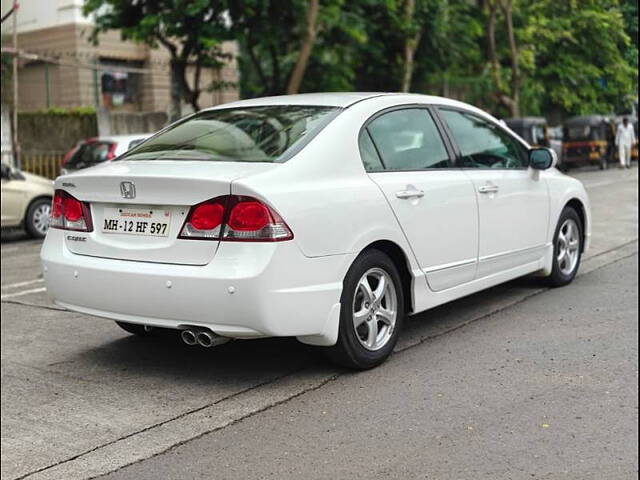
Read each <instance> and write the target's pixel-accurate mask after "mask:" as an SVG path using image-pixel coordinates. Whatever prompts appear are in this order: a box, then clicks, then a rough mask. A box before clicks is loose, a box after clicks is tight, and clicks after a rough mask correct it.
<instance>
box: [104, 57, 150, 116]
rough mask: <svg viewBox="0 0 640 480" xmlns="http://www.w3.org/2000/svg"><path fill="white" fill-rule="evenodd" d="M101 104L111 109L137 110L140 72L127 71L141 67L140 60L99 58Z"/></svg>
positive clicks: (139, 99)
mask: <svg viewBox="0 0 640 480" xmlns="http://www.w3.org/2000/svg"><path fill="white" fill-rule="evenodd" d="M100 66H101V67H103V68H105V67H107V69H106V70H101V72H100V81H101V91H102V105H103V106H104V107H106V108H108V109H111V110H118V109H123V110H138V109H139V105H140V103H141V102H140V101H141V98H140V74H139V73H136V72H131V71H127V69H130V68H142V62H130V61H119V60H111V59H104V58H101V59H100Z"/></svg>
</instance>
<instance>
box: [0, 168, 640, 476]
mask: <svg viewBox="0 0 640 480" xmlns="http://www.w3.org/2000/svg"><path fill="white" fill-rule="evenodd" d="M577 176H579V177H580V178H581V179H582V180H583V181H584V182H585V184H586V185H587V188H588V190H589V192H590V195H591V198H592V202H593V213H594V239H593V248H592V250H591V252H590V253H589V258H588V259H587V260H586V261H585V263H584V265H583V267H584V268H583V269H582V272H583V273H582V275H581V276H580V277H579V280H578V281H577V282H576V283H575V284H574V285H572V286H570V287H568V288H565V289H561V290H554V291H547V290H543V289H541V288H540V287H539V285H538V284H537V283H536V282H533V281H531V280H528V279H525V280H520V281H516V282H511V283H509V284H507V285H503V286H500V287H496V288H494V289H491V290H489V291H487V292H483V293H481V294H477V295H473V296H471V297H468V298H466V299H463V300H460V301H457V302H454V303H452V304H449V305H446V306H444V307H440V308H438V309H436V310H434V311H431V312H428V313H426V314H421V315H418V316H416V317H414V318H413V319H412V320H411V321H410V322H408V328H407V329H406V330H405V332H403V335H402V337H401V339H400V342H399V344H398V348H397V350H398V353H397V354H396V355H395V356H394V357H393V359H392V360H391V361H390V362H388V363H387V364H385V365H383V366H382V367H381V368H378V369H376V370H374V371H372V372H366V373H361V374H352V373H348V372H344V371H340V370H337V369H334V368H333V367H331V366H328V365H327V364H326V363H325V362H323V361H322V359H321V358H319V357H318V356H317V355H316V354H315V352H313V350H311V349H308V348H306V347H304V346H302V345H300V344H298V343H296V342H295V341H293V340H286V339H278V340H264V341H250V342H249V341H247V342H232V343H230V344H227V345H224V346H222V347H220V348H218V349H214V350H210V351H207V350H200V349H193V348H188V347H186V346H182V345H181V344H179V343H178V342H177V341H176V339H175V338H174V337H173V336H172V335H167V336H165V337H162V338H158V339H154V340H142V339H137V338H134V337H131V336H127V335H126V334H123V332H121V331H119V330H118V328H117V327H115V326H114V325H113V324H112V323H111V322H105V321H104V320H100V319H95V318H91V317H87V316H83V315H79V314H74V313H70V312H66V311H61V310H59V309H56V308H55V307H53V306H51V305H50V304H49V303H48V301H47V299H46V296H45V294H44V292H43V291H42V289H43V286H42V283H41V281H40V280H39V266H38V260H37V254H38V249H39V244H38V243H37V242H31V241H25V240H24V239H20V238H17V239H16V238H15V235H14V237H13V238H12V237H11V236H9V237H7V236H4V235H3V242H2V247H1V249H2V322H1V326H2V339H1V340H2V357H1V358H2V469H1V473H2V478H3V479H4V478H7V479H15V478H25V477H26V478H30V479H42V478H52V479H60V478H65V479H66V478H68V479H72V478H90V477H95V476H99V475H101V474H108V473H109V472H115V473H113V475H114V478H116V477H117V478H138V477H139V478H165V477H167V478H190V477H198V475H200V476H204V477H215V478H240V477H242V478H251V477H255V478H258V477H268V476H269V475H271V476H272V477H273V478H287V477H291V478H299V477H300V476H302V475H305V476H306V477H309V478H322V477H323V476H324V473H326V474H333V476H334V478H336V477H337V478H341V477H345V476H347V475H349V476H355V477H358V476H367V477H376V476H377V477H383V478H384V477H388V478H394V477H396V478H397V477H415V476H418V477H419V478H429V479H432V478H464V479H466V478H479V477H482V476H484V477H485V478H532V477H531V475H534V474H535V475H536V478H576V479H577V478H594V479H595V478H598V479H599V478H616V479H618V478H627V477H628V478H631V474H632V473H633V472H635V471H636V470H637V440H636V438H637V437H636V433H637V431H636V430H635V428H636V427H635V426H636V425H637V393H635V392H636V390H637V320H636V317H635V315H636V312H637V303H636V302H637V282H636V278H637V272H636V271H635V270H633V268H632V267H633V265H634V264H636V262H637V257H636V256H634V255H636V253H637V250H638V247H637V237H638V231H637V222H638V210H637V201H638V185H637V182H638V175H637V170H635V169H634V170H633V171H632V172H628V171H619V170H611V171H608V172H604V173H601V172H595V171H594V172H580V173H579V174H577ZM498 329H500V330H499V331H498ZM593 355H595V357H594V356H593ZM607 392H608V393H607ZM545 416H546V417H545ZM575 417H581V418H575ZM545 425H548V426H545ZM194 439H195V440H194ZM311 447H314V448H311ZM419 454H421V455H419ZM597 459H601V460H600V461H598V460H597ZM416 462H417V463H416ZM126 465H131V466H129V467H126ZM159 469H162V470H159ZM565 470H568V471H569V472H570V473H567V474H563V473H562V472H563V471H565ZM212 472H215V474H214V473H212ZM545 475H546V477H545ZM589 475H591V477H590V476H589ZM634 478H635V475H634Z"/></svg>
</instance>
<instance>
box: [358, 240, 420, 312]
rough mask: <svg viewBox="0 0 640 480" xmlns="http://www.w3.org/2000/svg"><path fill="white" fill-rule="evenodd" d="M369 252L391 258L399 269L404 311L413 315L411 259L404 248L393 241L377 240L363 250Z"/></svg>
mask: <svg viewBox="0 0 640 480" xmlns="http://www.w3.org/2000/svg"><path fill="white" fill-rule="evenodd" d="M367 250H379V251H381V252H383V253H385V254H386V255H388V256H389V258H390V259H391V261H392V262H393V264H394V265H395V266H396V268H397V269H398V273H399V274H400V281H401V282H402V285H401V287H402V295H403V297H404V300H405V301H404V309H405V313H411V312H413V310H414V306H413V303H414V302H413V300H414V299H413V288H412V287H413V277H412V275H411V269H410V265H409V258H408V257H407V254H406V253H405V252H404V250H403V249H402V247H401V246H400V245H398V244H397V243H395V242H392V241H391V240H376V241H375V242H371V243H369V244H368V245H367V246H366V247H364V248H363V249H362V252H365V251H367Z"/></svg>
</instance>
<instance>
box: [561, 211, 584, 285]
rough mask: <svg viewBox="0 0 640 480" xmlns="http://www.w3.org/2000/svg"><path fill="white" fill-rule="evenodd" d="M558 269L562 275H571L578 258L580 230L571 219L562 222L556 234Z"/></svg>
mask: <svg viewBox="0 0 640 480" xmlns="http://www.w3.org/2000/svg"><path fill="white" fill-rule="evenodd" d="M556 254H557V261H558V268H559V269H560V272H561V273H562V274H563V275H567V276H568V275H571V274H572V273H573V270H574V269H575V268H576V265H577V264H578V260H579V258H580V229H579V228H578V225H577V223H576V222H575V220H573V219H572V218H568V219H567V220H565V221H564V223H563V224H562V226H561V227H560V231H559V232H558V241H557V251H556Z"/></svg>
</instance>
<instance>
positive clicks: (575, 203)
mask: <svg viewBox="0 0 640 480" xmlns="http://www.w3.org/2000/svg"><path fill="white" fill-rule="evenodd" d="M567 207H571V208H573V209H574V210H575V211H576V213H577V214H578V217H580V223H582V252H584V248H585V240H586V235H587V233H586V232H587V229H588V227H589V226H588V225H587V221H588V219H587V210H586V207H585V205H584V203H582V201H581V200H580V199H579V198H576V197H574V198H572V199H571V200H569V201H568V202H567V203H565V205H564V207H563V208H562V210H564V209H565V208H567Z"/></svg>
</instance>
